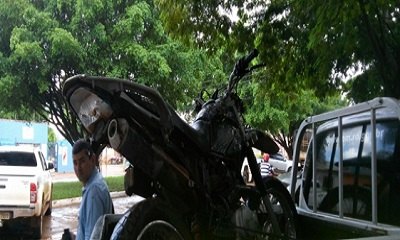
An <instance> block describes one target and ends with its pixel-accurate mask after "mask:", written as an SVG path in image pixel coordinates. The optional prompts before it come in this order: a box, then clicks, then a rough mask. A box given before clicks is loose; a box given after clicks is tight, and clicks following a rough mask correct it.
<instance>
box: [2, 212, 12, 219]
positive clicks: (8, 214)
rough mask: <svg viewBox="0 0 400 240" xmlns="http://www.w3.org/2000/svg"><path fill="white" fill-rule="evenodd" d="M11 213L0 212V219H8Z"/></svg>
mask: <svg viewBox="0 0 400 240" xmlns="http://www.w3.org/2000/svg"><path fill="white" fill-rule="evenodd" d="M10 217H11V213H10V212H0V219H10Z"/></svg>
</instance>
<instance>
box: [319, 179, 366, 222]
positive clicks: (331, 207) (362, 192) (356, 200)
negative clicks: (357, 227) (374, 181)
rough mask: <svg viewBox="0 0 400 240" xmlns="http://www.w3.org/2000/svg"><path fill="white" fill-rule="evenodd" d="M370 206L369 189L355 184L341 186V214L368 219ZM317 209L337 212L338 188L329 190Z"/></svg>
mask: <svg viewBox="0 0 400 240" xmlns="http://www.w3.org/2000/svg"><path fill="white" fill-rule="evenodd" d="M371 206H372V204H371V191H369V190H368V189H365V188H362V187H357V186H343V214H344V215H345V216H346V217H352V218H358V219H364V220H369V219H371V209H372V208H371ZM318 209H319V210H320V211H323V212H328V213H333V214H339V188H334V189H332V190H330V191H329V192H328V194H327V195H326V196H325V198H324V200H322V202H321V204H320V206H319V208H318Z"/></svg>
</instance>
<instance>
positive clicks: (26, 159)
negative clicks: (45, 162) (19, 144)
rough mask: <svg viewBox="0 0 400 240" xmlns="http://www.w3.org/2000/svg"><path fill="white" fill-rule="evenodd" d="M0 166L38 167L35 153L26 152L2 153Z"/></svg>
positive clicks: (0, 154)
mask: <svg viewBox="0 0 400 240" xmlns="http://www.w3.org/2000/svg"><path fill="white" fill-rule="evenodd" d="M0 166H24V167H36V166H37V163H36V159H35V156H34V154H33V153H26V152H0Z"/></svg>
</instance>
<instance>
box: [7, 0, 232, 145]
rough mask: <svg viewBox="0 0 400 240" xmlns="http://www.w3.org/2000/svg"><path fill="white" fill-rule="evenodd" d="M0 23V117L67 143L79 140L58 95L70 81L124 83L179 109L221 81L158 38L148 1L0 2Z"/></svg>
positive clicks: (198, 57) (216, 69)
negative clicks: (40, 127)
mask: <svg viewBox="0 0 400 240" xmlns="http://www.w3.org/2000/svg"><path fill="white" fill-rule="evenodd" d="M0 22H1V23H2V24H1V25H0V32H1V35H0V108H1V109H2V110H1V114H2V116H5V117H10V116H16V117H18V118H21V119H27V120H45V121H48V122H50V123H53V124H54V125H55V126H56V127H57V129H58V131H60V133H61V134H62V135H63V136H64V137H65V138H66V139H67V140H69V141H70V142H73V141H74V140H76V139H78V138H80V137H82V135H83V133H82V131H81V129H80V124H79V123H78V122H77V120H76V118H75V117H74V116H71V115H70V113H69V112H68V111H67V105H66V102H65V100H64V99H63V98H62V95H61V86H62V82H63V81H64V80H65V79H66V78H68V77H70V76H73V75H75V74H79V73H85V74H89V75H102V76H113V77H121V78H125V79H130V80H133V81H136V82H139V83H142V84H146V85H148V86H151V87H154V88H155V89H157V90H158V91H159V92H160V93H161V95H163V96H164V97H165V98H166V100H167V101H168V102H169V103H170V104H171V105H173V106H175V107H179V108H180V109H184V108H185V107H187V103H188V102H191V100H192V98H194V97H195V95H196V93H197V92H198V91H199V88H200V87H201V85H202V82H203V81H205V80H211V81H212V80H214V79H216V80H218V79H220V78H221V77H223V76H224V74H223V72H222V71H221V70H220V66H221V64H220V63H219V64H215V65H211V64H209V63H208V61H207V59H206V58H205V55H204V54H203V53H202V52H201V51H198V50H192V49H189V48H187V47H185V46H183V45H182V44H180V43H178V42H176V41H173V40H171V39H170V38H169V37H168V36H167V35H166V34H165V32H164V30H163V27H162V24H161V22H160V20H159V16H158V12H157V10H156V8H155V7H154V5H153V3H152V1H145V0H137V1H135V0H132V1H128V0H118V1H108V0H90V1H86V0H74V1H72V0H35V1H29V0H4V1H1V3H0ZM215 61H216V62H217V63H218V61H217V60H215ZM32 116H35V117H34V118H35V119H32V118H33V117H32Z"/></svg>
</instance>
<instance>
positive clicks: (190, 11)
mask: <svg viewBox="0 0 400 240" xmlns="http://www.w3.org/2000/svg"><path fill="white" fill-rule="evenodd" d="M156 3H157V4H158V6H159V7H160V10H161V16H162V18H163V20H164V22H165V26H166V29H167V31H169V32H170V33H171V34H172V35H173V36H177V37H179V38H180V39H183V40H185V41H186V42H188V43H195V44H198V45H200V46H205V47H206V48H207V49H211V50H212V49H215V48H218V47H221V46H225V45H227V46H229V48H228V50H231V51H234V50H238V51H239V52H243V50H247V51H248V50H249V48H251V47H252V46H257V47H258V48H260V50H261V51H262V52H263V54H262V55H263V60H264V61H266V62H267V63H269V64H272V65H271V69H270V70H272V71H274V70H275V71H281V72H282V73H281V75H282V74H283V75H285V76H290V77H295V76H301V78H302V82H303V83H306V86H307V87H310V88H313V89H315V90H317V91H316V93H317V94H318V95H326V94H328V95H329V94H330V93H332V91H333V90H336V88H338V87H340V86H341V85H342V84H343V82H342V80H343V79H344V78H347V77H351V74H352V72H353V71H357V70H359V71H361V72H362V75H370V74H372V76H371V77H361V78H357V79H355V80H354V81H351V82H350V84H349V86H347V88H343V90H347V89H348V88H349V87H350V88H354V89H353V91H352V92H358V93H359V92H360V91H370V90H371V89H372V90H375V88H376V86H379V87H380V88H382V91H378V92H377V94H376V95H375V96H380V95H385V96H390V97H396V98H398V97H400V83H399V81H398V80H397V76H399V73H400V72H399V71H400V70H399V69H400V56H399V52H400V50H399V48H400V41H399V40H400V26H399V24H398V22H399V20H400V11H399V8H400V3H399V2H398V1H394V0H383V1H365V0H358V1H350V2H349V1H330V2H329V3H327V2H326V1H322V0H314V1H308V0H307V1H305V0H300V1H290V0H278V1H247V0H238V1H193V0H192V1H187V0H185V1H184V0H156ZM232 16H236V17H232ZM193 36H194V37H193ZM366 79H369V81H374V83H373V84H372V82H370V84H369V85H368V86H371V89H369V88H368V89H365V85H363V84H360V83H358V81H364V80H366ZM352 82H355V83H354V84H352ZM360 86H363V87H364V88H358V87H360ZM321 92H322V93H321ZM370 92H376V91H370ZM368 96H370V95H368ZM350 97H351V96H350ZM355 100H356V101H358V100H365V99H355Z"/></svg>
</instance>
